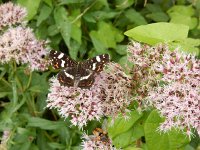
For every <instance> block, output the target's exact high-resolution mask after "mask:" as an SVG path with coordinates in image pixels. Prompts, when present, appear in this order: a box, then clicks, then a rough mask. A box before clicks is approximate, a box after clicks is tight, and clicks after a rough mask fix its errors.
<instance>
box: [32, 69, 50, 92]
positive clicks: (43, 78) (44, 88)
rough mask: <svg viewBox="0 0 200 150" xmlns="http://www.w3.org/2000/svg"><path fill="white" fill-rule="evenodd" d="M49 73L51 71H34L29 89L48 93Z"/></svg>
mask: <svg viewBox="0 0 200 150" xmlns="http://www.w3.org/2000/svg"><path fill="white" fill-rule="evenodd" d="M48 75H49V72H46V73H43V74H42V75H40V74H39V73H36V72H33V74H32V80H31V83H30V87H29V91H32V92H41V93H47V92H48V89H49V83H48V81H47V76H48Z"/></svg>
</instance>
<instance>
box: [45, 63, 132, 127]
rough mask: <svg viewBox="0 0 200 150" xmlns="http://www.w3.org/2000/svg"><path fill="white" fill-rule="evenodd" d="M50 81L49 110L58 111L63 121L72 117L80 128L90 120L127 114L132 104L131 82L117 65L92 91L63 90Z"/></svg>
mask: <svg viewBox="0 0 200 150" xmlns="http://www.w3.org/2000/svg"><path fill="white" fill-rule="evenodd" d="M50 81H51V87H50V93H49V94H48V98H47V107H49V108H56V109H57V110H58V112H59V114H60V115H61V116H63V117H64V118H67V117H71V122H72V124H73V125H75V126H78V127H79V128H82V127H83V126H84V125H86V124H87V122H88V121H90V120H99V119H100V118H101V117H102V116H112V117H115V116H116V115H117V114H118V113H120V112H121V113H124V112H125V111H126V107H127V106H128V105H129V104H130V102H131V80H130V78H129V77H128V76H127V75H126V74H125V73H124V72H123V71H122V69H121V67H120V66H119V65H118V64H114V63H109V65H108V69H107V71H102V72H101V73H100V74H98V75H96V78H95V82H94V84H93V86H92V87H91V88H90V89H81V88H79V87H66V86H61V85H60V83H59V81H58V80H57V78H51V80H50Z"/></svg>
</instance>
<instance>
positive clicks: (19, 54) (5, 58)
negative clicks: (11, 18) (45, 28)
mask: <svg viewBox="0 0 200 150" xmlns="http://www.w3.org/2000/svg"><path fill="white" fill-rule="evenodd" d="M0 39H1V40H0V63H8V62H9V61H11V60H14V61H16V63H17V64H20V63H21V64H28V65H29V68H30V70H41V71H42V70H45V69H47V65H48V62H47V61H46V60H45V59H44V56H45V55H46V54H47V49H45V47H44V46H45V42H44V41H38V40H37V39H36V38H35V36H34V34H33V32H32V30H31V29H30V28H24V27H21V26H18V27H16V28H9V29H8V30H7V31H6V32H5V33H4V34H3V35H1V36H0Z"/></svg>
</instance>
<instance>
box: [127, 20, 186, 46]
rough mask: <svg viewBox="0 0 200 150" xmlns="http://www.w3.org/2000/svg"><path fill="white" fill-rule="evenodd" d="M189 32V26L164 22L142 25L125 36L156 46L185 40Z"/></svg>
mask: <svg viewBox="0 0 200 150" xmlns="http://www.w3.org/2000/svg"><path fill="white" fill-rule="evenodd" d="M188 31H189V27H188V26H185V25H181V24H173V23H164V22H163V23H153V24H148V25H141V26H138V27H136V28H133V29H131V30H128V31H126V32H125V33H124V34H125V35H127V36H128V37H130V38H132V39H134V40H136V41H139V42H144V43H147V44H150V45H154V44H157V43H160V42H172V41H175V40H181V39H185V38H187V35H188Z"/></svg>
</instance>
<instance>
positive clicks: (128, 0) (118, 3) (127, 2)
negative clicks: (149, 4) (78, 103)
mask: <svg viewBox="0 0 200 150" xmlns="http://www.w3.org/2000/svg"><path fill="white" fill-rule="evenodd" d="M134 2H135V0H115V7H116V8H117V9H125V8H127V7H130V6H131V5H133V3H134Z"/></svg>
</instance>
